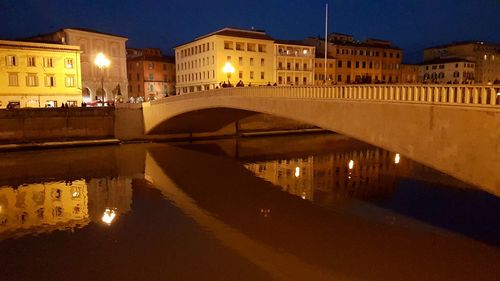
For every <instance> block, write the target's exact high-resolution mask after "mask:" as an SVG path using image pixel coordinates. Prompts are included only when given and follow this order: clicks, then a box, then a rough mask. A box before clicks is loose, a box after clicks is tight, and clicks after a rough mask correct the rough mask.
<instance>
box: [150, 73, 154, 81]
mask: <svg viewBox="0 0 500 281" xmlns="http://www.w3.org/2000/svg"><path fill="white" fill-rule="evenodd" d="M154 80H155V76H154V74H153V73H149V81H154Z"/></svg>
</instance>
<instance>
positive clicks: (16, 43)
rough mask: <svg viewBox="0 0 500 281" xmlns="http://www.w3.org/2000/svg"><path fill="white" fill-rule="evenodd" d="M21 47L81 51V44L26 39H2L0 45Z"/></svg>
mask: <svg viewBox="0 0 500 281" xmlns="http://www.w3.org/2000/svg"><path fill="white" fill-rule="evenodd" d="M3 46H5V47H21V48H31V49H50V50H55V49H57V50H65V51H67V50H70V51H80V46H73V45H63V44H54V43H38V42H36V43H35V42H26V41H12V40H0V47H3Z"/></svg>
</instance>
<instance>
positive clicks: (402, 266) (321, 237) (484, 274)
mask: <svg viewBox="0 0 500 281" xmlns="http://www.w3.org/2000/svg"><path fill="white" fill-rule="evenodd" d="M179 159H183V160H179ZM191 160H192V161H191ZM145 178H146V179H147V180H149V181H150V182H151V183H152V185H153V186H155V187H156V188H158V189H159V190H160V191H161V192H162V194H163V196H165V198H166V199H167V200H169V201H171V202H172V203H173V204H174V205H175V206H176V207H178V208H179V209H180V210H181V211H182V212H184V213H185V214H186V215H188V216H189V217H191V218H192V219H193V220H194V221H195V222H196V223H198V224H199V225H201V226H202V227H203V228H205V229H207V231H209V232H210V233H211V234H212V235H213V236H214V237H215V238H216V239H218V240H219V241H220V242H221V243H222V244H223V245H225V246H226V247H228V248H230V249H232V250H233V251H235V252H237V253H238V254H239V255H241V256H243V257H244V258H246V259H247V260H249V261H250V262H252V263H253V264H255V265H257V266H258V267H259V268H261V269H263V270H265V271H266V272H268V273H269V274H270V275H271V276H272V277H274V278H276V279H279V280H337V279H339V280H351V279H352V280H409V281H411V280H429V281H432V280H472V279H474V280H476V279H478V280H489V279H492V280H494V278H495V276H497V275H498V274H500V267H498V266H496V265H494V262H493V263H492V261H494V260H496V259H498V258H500V256H498V252H497V251H496V249H494V248H489V247H484V245H482V244H477V243H476V242H473V241H472V240H468V239H463V238H461V237H458V236H454V235H448V234H441V235H436V233H429V232H425V231H414V230H409V229H404V228H401V227H398V226H390V225H380V224H378V223H372V222H368V221H364V220H359V219H356V218H352V217H348V216H346V215H343V214H339V213H336V212H329V211H326V210H325V209H323V208H319V207H317V206H314V205H312V204H309V203H307V201H304V200H301V199H299V198H293V197H290V196H289V195H287V194H286V193H283V192H281V191H279V190H277V189H275V188H274V187H273V185H272V184H271V183H268V182H265V181H263V180H262V179H259V178H257V177H255V176H254V175H253V174H252V173H251V172H250V171H248V170H247V169H246V168H245V167H244V166H243V165H241V164H240V163H239V162H238V161H236V160H232V159H227V158H222V157H219V156H214V155H209V154H206V153H199V152H196V151H188V150H185V149H182V148H174V147H167V146H165V147H152V148H151V149H149V152H148V154H147V157H146V167H145ZM199 179H203V180H201V181H200V180H199ZM263 211H264V212H263ZM457 249H459V250H457ZM395 264H397V266H394V265H395ZM457 264H466V265H467V266H458V265H457Z"/></svg>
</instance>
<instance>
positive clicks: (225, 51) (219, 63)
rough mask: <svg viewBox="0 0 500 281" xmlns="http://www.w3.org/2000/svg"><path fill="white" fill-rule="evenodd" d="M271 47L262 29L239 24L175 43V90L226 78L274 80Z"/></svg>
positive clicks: (198, 87) (219, 82) (256, 81)
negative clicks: (184, 42)
mask: <svg viewBox="0 0 500 281" xmlns="http://www.w3.org/2000/svg"><path fill="white" fill-rule="evenodd" d="M273 50H274V40H273V38H271V37H269V36H268V35H267V34H266V33H265V32H264V31H262V30H246V29H238V28H224V29H221V30H218V31H216V32H213V33H210V34H206V35H203V36H201V37H198V38H196V39H195V40H194V41H192V42H189V43H186V44H183V45H180V46H177V47H176V48H175V63H176V75H177V79H176V88H177V92H178V93H189V92H195V91H201V90H208V89H215V88H217V87H220V86H221V85H222V83H225V82H227V83H230V84H232V85H236V84H237V83H238V82H239V81H242V83H244V84H245V85H249V84H251V85H255V86H257V85H266V84H268V83H275V82H276V78H275V69H274V51H273ZM226 64H228V67H225V66H226ZM229 64H230V65H229ZM224 70H226V72H224Z"/></svg>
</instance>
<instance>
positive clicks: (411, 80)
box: [399, 64, 420, 84]
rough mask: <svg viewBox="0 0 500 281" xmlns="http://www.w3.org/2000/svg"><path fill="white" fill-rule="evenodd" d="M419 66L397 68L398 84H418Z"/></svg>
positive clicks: (403, 65) (408, 65)
mask: <svg viewBox="0 0 500 281" xmlns="http://www.w3.org/2000/svg"><path fill="white" fill-rule="evenodd" d="M419 68H420V66H419V65H416V64H401V67H400V68H399V82H400V83H403V84H415V83H419V80H420V79H419Z"/></svg>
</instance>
